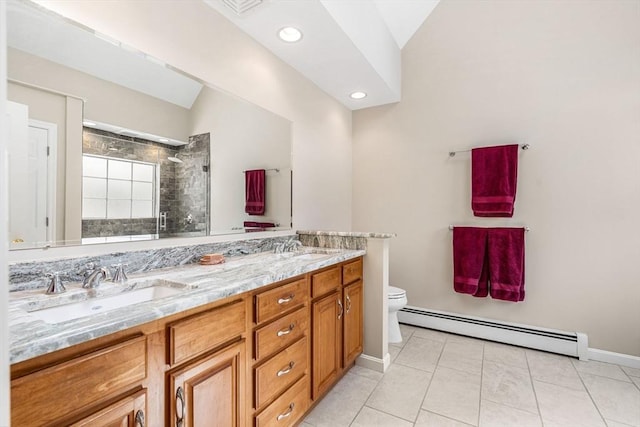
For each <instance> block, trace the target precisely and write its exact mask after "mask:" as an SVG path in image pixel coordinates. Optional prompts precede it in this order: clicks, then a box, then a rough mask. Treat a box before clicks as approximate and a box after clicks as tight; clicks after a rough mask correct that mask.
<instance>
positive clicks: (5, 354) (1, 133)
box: [0, 2, 10, 426]
mask: <svg viewBox="0 0 640 427" xmlns="http://www.w3.org/2000/svg"><path fill="white" fill-rule="evenodd" d="M6 11H7V9H6V3H5V2H0V129H1V130H0V165H1V167H0V283H6V282H7V280H8V274H7V251H8V248H9V238H8V235H7V231H8V230H9V224H8V219H7V176H8V173H7V169H8V168H7V167H6V164H7V163H6V160H7V156H6V154H7V151H6V150H7V141H6V137H7V126H6V125H5V123H6V99H7V85H6V83H5V82H6V79H7V68H6V64H7V61H6V58H7V57H6V54H7V50H6V44H7V37H6V30H5V29H6V28H7V26H6ZM8 300H9V293H8V292H2V291H0V426H8V425H9V413H10V411H9V346H8V345H7V343H8V342H9V322H8V318H9V308H8Z"/></svg>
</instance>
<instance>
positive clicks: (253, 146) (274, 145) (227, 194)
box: [190, 87, 291, 232]
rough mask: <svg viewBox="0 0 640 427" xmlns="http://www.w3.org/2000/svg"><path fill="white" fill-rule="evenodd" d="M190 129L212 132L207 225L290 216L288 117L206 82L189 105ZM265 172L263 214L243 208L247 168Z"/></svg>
mask: <svg viewBox="0 0 640 427" xmlns="http://www.w3.org/2000/svg"><path fill="white" fill-rule="evenodd" d="M190 119H191V124H190V126H191V128H190V133H191V135H198V134H202V133H207V132H210V133H211V167H210V176H211V186H210V188H211V210H210V212H211V230H212V231H213V232H216V231H224V232H228V231H229V230H231V229H233V228H234V227H243V221H259V222H277V223H280V224H282V227H289V224H290V222H291V208H290V206H291V196H290V195H291V179H290V171H291V122H290V121H288V120H286V119H284V118H282V117H279V116H277V115H275V114H273V113H271V112H269V111H266V110H264V109H261V108H256V106H255V105H253V104H250V103H248V102H246V101H243V100H241V99H238V98H237V97H234V96H230V95H228V94H226V93H222V92H220V91H216V90H212V89H210V88H208V87H205V88H203V89H202V91H201V92H200V95H199V96H198V99H196V101H195V102H194V104H193V107H192V109H191V117H190ZM273 168H278V169H280V172H275V171H267V172H266V194H265V199H266V207H265V213H264V215H263V216H250V215H248V214H246V213H245V212H244V205H245V180H244V174H243V173H242V172H243V171H245V170H247V169H273Z"/></svg>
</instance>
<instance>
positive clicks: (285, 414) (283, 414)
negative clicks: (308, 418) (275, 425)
mask: <svg viewBox="0 0 640 427" xmlns="http://www.w3.org/2000/svg"><path fill="white" fill-rule="evenodd" d="M294 406H295V404H294V403H293V402H291V405H289V408H288V409H287V411H286V412H283V413H282V414H280V415H278V417H277V418H276V421H280V420H282V419H284V418H287V417H288V416H289V415H291V414H292V413H293V407H294Z"/></svg>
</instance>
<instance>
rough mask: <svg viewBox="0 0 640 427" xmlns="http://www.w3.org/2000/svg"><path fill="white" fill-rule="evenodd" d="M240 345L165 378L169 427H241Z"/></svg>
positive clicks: (242, 359) (242, 356) (242, 373)
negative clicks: (167, 391) (167, 393)
mask: <svg viewBox="0 0 640 427" xmlns="http://www.w3.org/2000/svg"><path fill="white" fill-rule="evenodd" d="M245 356H246V349H245V343H244V341H241V342H238V343H236V344H232V345H231V346H229V347H226V348H225V349H223V350H221V351H218V352H216V353H214V354H212V355H210V356H206V357H204V358H201V359H198V360H196V361H194V362H191V363H189V364H187V365H186V366H184V367H182V368H179V369H177V370H175V371H171V372H170V373H169V374H168V378H167V382H168V387H167V388H168V390H169V396H168V397H169V404H168V407H169V423H168V424H169V425H171V426H176V427H209V426H210V427H217V426H230V427H242V426H245V425H246V423H245V413H246V412H245V411H246V410H245V407H244V404H245V396H244V390H245V384H246V379H245V372H246V362H245Z"/></svg>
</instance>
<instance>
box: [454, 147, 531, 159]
mask: <svg viewBox="0 0 640 427" xmlns="http://www.w3.org/2000/svg"><path fill="white" fill-rule="evenodd" d="M520 148H522V149H523V150H528V149H529V148H531V145H529V144H522V145H520ZM470 151H471V150H457V151H449V157H454V156H455V155H456V153H468V152H470Z"/></svg>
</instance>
